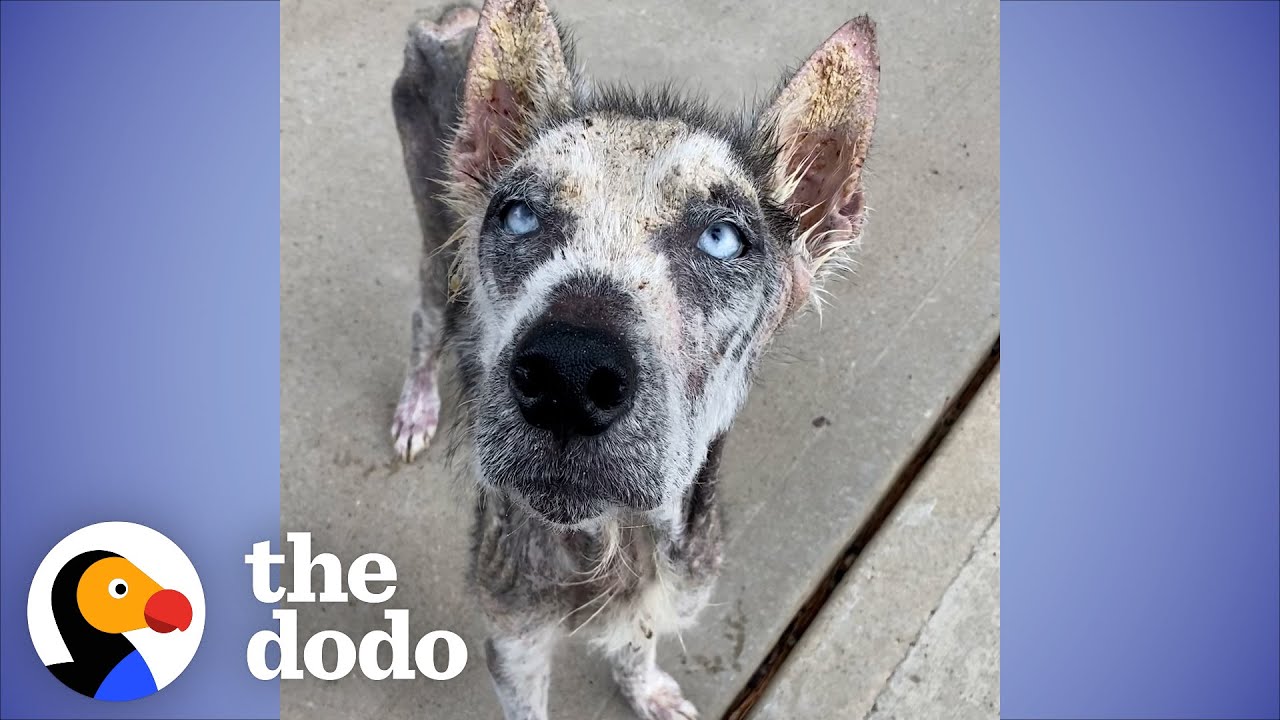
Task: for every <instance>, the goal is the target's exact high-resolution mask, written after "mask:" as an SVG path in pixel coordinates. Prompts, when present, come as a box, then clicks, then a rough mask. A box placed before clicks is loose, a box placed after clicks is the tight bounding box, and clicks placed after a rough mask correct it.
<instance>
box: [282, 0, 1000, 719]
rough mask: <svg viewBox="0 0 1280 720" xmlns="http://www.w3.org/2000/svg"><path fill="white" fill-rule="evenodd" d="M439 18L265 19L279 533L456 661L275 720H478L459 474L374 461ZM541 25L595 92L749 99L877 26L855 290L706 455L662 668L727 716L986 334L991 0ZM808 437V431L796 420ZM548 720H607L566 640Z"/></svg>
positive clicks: (595, 676)
mask: <svg viewBox="0 0 1280 720" xmlns="http://www.w3.org/2000/svg"><path fill="white" fill-rule="evenodd" d="M441 4H442V3H437V2H434V1H431V2H424V3H423V4H421V5H419V4H418V3H416V2H408V1H404V2H402V1H399V0H384V1H380V2H371V3H351V2H346V1H344V0H285V2H284V3H283V4H282V7H281V12H282V19H283V23H282V33H281V42H282V53H281V65H282V67H281V167H282V176H281V202H282V217H281V267H282V271H281V275H282V276H281V314H282V331H281V386H282V390H281V429H280V433H281V502H282V526H283V527H284V528H285V529H286V530H289V529H292V530H310V531H312V532H313V533H314V542H315V544H316V549H317V550H318V551H330V552H335V553H337V554H338V555H339V556H340V557H343V558H345V559H348V560H349V559H351V558H354V557H355V556H356V555H358V554H360V553H362V552H368V551H379V552H384V553H387V554H389V555H390V556H391V557H392V558H393V559H394V560H395V561H396V563H397V566H398V569H399V572H400V583H399V590H398V592H397V594H396V595H395V597H394V598H393V599H392V601H391V602H389V603H388V604H387V605H388V606H390V607H396V608H408V609H409V610H410V618H411V622H412V625H413V631H414V633H415V635H418V634H422V633H425V632H427V631H428V630H431V629H436V628H445V629H450V630H454V631H455V632H458V633H459V634H460V635H462V637H463V638H464V639H465V640H466V641H467V643H468V645H469V646H470V647H471V648H472V652H473V659H472V662H471V663H470V664H469V665H468V667H467V669H466V670H465V671H464V672H463V674H462V675H461V676H460V677H458V678H456V679H454V680H451V681H448V682H440V683H434V682H431V681H428V680H422V679H420V680H417V681H413V682H407V681H402V682H393V681H383V682H380V683H374V682H369V681H365V680H360V679H355V678H348V679H345V680H341V681H336V682H323V681H303V682H289V683H285V684H284V686H283V687H282V712H283V713H284V715H285V716H286V717H308V718H311V717H314V718H328V717H335V718H336V717H350V716H371V715H372V716H379V717H382V716H391V717H410V716H415V717H416V716H424V715H426V716H430V717H445V718H471V717H497V716H498V710H497V706H496V703H495V702H494V700H493V698H492V692H491V690H490V688H489V684H488V680H487V677H486V675H485V671H484V666H483V663H482V662H481V661H480V660H479V657H480V649H481V643H482V639H483V636H482V634H481V630H480V622H479V618H478V617H476V615H475V612H474V610H473V604H472V603H471V602H470V601H469V600H468V598H466V597H465V596H464V595H463V593H462V577H463V568H464V567H465V557H466V547H467V540H466V528H467V526H468V523H469V515H470V511H469V504H468V491H467V489H466V488H467V486H466V481H465V480H459V479H457V478H456V477H455V474H456V473H455V472H454V471H452V470H450V469H449V468H448V467H447V466H446V463H445V461H444V459H443V458H444V452H443V451H442V449H441V448H440V447H437V448H435V449H433V450H432V451H431V452H430V453H428V457H427V458H426V459H425V461H424V460H421V459H420V460H419V462H418V464H416V465H414V466H412V467H401V466H400V465H398V464H397V463H396V462H395V461H394V458H393V456H392V453H391V450H390V445H389V439H388V435H387V423H388V420H389V418H390V412H391V408H392V406H393V404H394V402H395V398H396V394H397V392H398V390H399V387H400V382H401V379H402V373H403V372H404V367H405V358H406V355H407V351H408V333H409V311H410V309H411V307H412V303H413V298H414V296H415V290H414V282H415V274H416V270H415V268H416V258H417V253H418V251H419V242H420V241H419V238H418V237H417V229H416V222H415V219H414V215H413V210H412V206H411V203H410V200H409V194H408V189H407V185H406V182H405V179H404V171H403V168H402V167H401V165H400V150H399V146H398V141H397V139H396V136H395V130H394V126H393V123H392V119H391V112H390V107H389V99H388V95H389V90H390V85H391V81H392V79H393V78H394V77H395V74H396V72H397V71H398V69H399V63H400V51H401V43H402V38H403V31H404V28H405V26H406V24H407V22H408V20H409V19H410V18H411V17H413V16H414V14H415V12H417V11H425V12H427V13H435V12H438V9H439V7H440V5H441ZM553 5H554V7H555V8H556V9H557V10H558V11H559V12H560V14H561V15H562V17H563V19H564V20H565V21H567V22H568V23H570V24H571V25H572V26H574V27H575V28H576V31H577V33H576V34H577V36H578V38H579V57H580V59H581V60H582V61H583V62H584V64H585V66H586V68H587V69H588V71H589V72H590V73H591V74H592V75H593V76H594V77H597V78H599V79H606V80H607V79H613V80H618V79H624V80H627V81H630V82H634V83H643V82H650V81H661V80H667V79H671V78H675V79H679V80H684V81H685V82H687V83H688V85H690V86H691V87H693V88H701V89H702V90H704V91H706V92H708V93H709V94H711V95H712V96H714V97H716V98H719V99H722V100H724V101H725V102H731V103H733V104H735V105H736V104H737V103H738V102H739V99H740V98H741V97H743V96H744V95H745V96H752V95H754V94H758V93H764V92H766V91H767V90H768V89H769V88H771V87H773V85H774V83H775V81H776V79H777V77H778V74H779V70H780V68H782V67H783V66H787V65H791V66H794V65H795V64H796V63H797V62H799V61H800V60H802V59H803V57H804V56H805V55H806V54H807V53H808V52H809V51H810V50H811V49H812V48H813V47H815V46H816V45H817V44H818V43H819V42H821V40H822V39H823V38H825V37H826V36H827V34H829V33H830V32H831V31H832V30H833V29H834V28H836V27H837V26H838V25H839V24H840V23H841V22H843V21H844V20H846V19H848V17H850V16H852V15H854V14H857V13H861V12H864V11H865V12H869V13H870V14H871V15H872V16H873V17H874V18H875V19H876V21H877V23H878V25H879V35H880V40H881V60H882V80H881V82H882V88H881V105H880V112H881V117H880V122H879V126H878V129H877V136H876V147H875V148H874V149H873V156H872V159H871V161H870V163H869V166H868V172H869V180H868V185H869V189H868V192H869V203H870V205H871V207H872V208H873V210H874V213H873V215H872V217H871V221H870V226H869V230H868V233H867V236H866V238H865V249H864V252H863V253H862V254H861V257H860V265H859V268H858V271H857V274H856V276H855V277H853V278H851V279H848V280H844V281H840V282H837V283H835V284H834V285H833V286H832V287H831V290H832V291H833V301H832V303H831V305H830V306H829V307H827V308H826V310H825V312H824V315H823V317H822V319H821V321H819V318H818V317H817V316H816V315H809V316H807V317H806V318H804V319H803V320H802V321H801V322H800V323H799V324H798V325H797V326H796V327H794V328H793V329H792V330H791V331H790V332H789V333H788V334H787V336H786V337H785V338H784V339H783V340H782V342H781V343H780V347H779V348H778V350H777V351H776V352H775V354H774V358H775V361H774V362H772V363H769V364H768V365H767V366H766V367H765V368H764V369H763V371H762V377H761V381H760V384H759V386H758V387H757V388H756V390H755V391H754V394H753V396H752V399H751V401H750V403H749V407H748V408H747V409H746V411H745V412H744V414H743V416H742V417H741V419H740V421H739V423H738V425H737V427H736V428H735V430H734V433H733V434H732V435H731V436H730V440H729V445H728V448H727V452H726V458H725V480H724V482H725V488H724V493H723V495H724V498H725V502H726V516H727V517H726V519H727V522H728V526H729V533H730V543H729V548H728V550H727V558H726V567H725V575H724V578H723V581H722V582H721V584H720V586H719V588H718V590H717V593H716V597H715V598H714V600H715V602H717V603H719V604H718V605H716V606H713V607H711V608H708V610H707V612H706V613H705V615H704V616H703V622H702V625H701V627H700V628H698V629H697V630H696V631H694V632H690V633H686V634H685V637H684V641H685V645H686V647H687V648H688V653H687V655H685V654H682V653H681V652H680V648H679V645H678V644H676V643H675V642H674V641H672V642H670V643H667V644H666V645H664V646H663V648H662V655H663V657H664V659H665V664H666V666H667V667H668V669H669V670H670V671H671V672H672V673H673V674H674V675H676V677H677V679H679V680H680V682H681V683H682V684H683V685H684V687H685V689H686V692H687V694H688V695H689V696H690V697H691V698H692V699H693V700H694V701H695V702H696V703H697V704H698V705H699V707H700V708H701V709H702V710H703V714H704V716H705V717H716V716H718V715H720V714H721V713H723V711H724V710H725V708H726V706H727V704H728V703H729V702H730V700H731V699H732V698H733V697H734V695H735V694H736V693H737V692H738V690H739V689H740V688H741V687H742V686H743V685H744V684H745V683H746V681H747V679H748V678H749V677H750V675H751V673H752V671H753V670H754V668H755V667H756V665H758V664H759V662H760V661H761V659H762V658H763V657H764V655H765V653H767V651H768V649H769V647H770V646H771V645H772V644H773V642H774V640H775V638H776V637H777V636H778V634H779V633H780V632H781V630H782V629H783V628H784V627H785V626H786V623H787V622H788V620H789V619H790V617H791V615H792V614H793V613H794V611H795V610H796V608H797V607H798V606H799V605H800V604H801V603H802V602H803V600H804V598H805V597H806V596H807V594H808V592H809V591H810V589H811V586H812V584H813V583H814V582H815V581H816V579H817V578H818V577H819V576H820V575H821V573H822V572H823V571H824V570H825V569H826V568H827V567H828V566H829V565H830V563H831V561H832V560H833V559H834V558H835V557H836V555H837V554H838V553H839V551H840V549H841V547H842V546H843V545H844V543H845V542H847V540H848V539H849V538H850V537H851V536H852V534H853V532H854V531H855V529H856V528H857V527H858V526H859V525H860V524H861V523H862V521H863V520H864V519H865V517H866V516H867V513H868V512H869V510H870V509H871V508H872V507H873V506H874V504H875V502H876V499H877V498H878V497H879V496H880V494H881V493H882V492H883V491H884V489H885V488H886V487H887V486H888V484H889V483H890V482H891V479H892V478H893V477H894V475H895V473H896V472H897V471H898V470H899V469H900V468H901V466H902V464H903V463H904V462H906V460H907V458H908V457H909V456H910V454H911V452H912V450H913V449H914V448H915V447H916V446H917V445H918V444H919V443H920V441H921V440H922V439H923V437H924V436H925V435H926V434H927V432H928V431H929V428H930V427H931V426H932V424H933V422H934V420H935V419H936V417H937V416H938V413H939V412H940V411H941V409H942V408H943V407H944V405H945V403H946V401H947V399H948V398H949V397H950V396H951V395H953V394H954V393H956V392H957V391H958V389H959V388H960V387H961V385H962V384H963V382H964V380H965V378H966V377H967V376H968V374H969V373H970V371H971V370H972V369H973V368H974V367H975V366H976V364H977V363H978V362H979V361H980V360H981V358H982V357H983V356H984V355H985V354H986V352H987V350H988V348H989V347H990V346H991V344H992V342H993V341H994V339H995V337H996V335H997V333H998V328H999V258H998V255H999V226H998V203H999V183H998V164H999V157H998V137H999V106H998V96H999V65H998V59H999V56H998V53H999V49H998V33H999V30H998V7H997V5H996V3H995V2H991V1H989V0H962V2H958V3H940V2H926V3H892V2H889V0H874V1H870V2H866V3H863V4H860V5H853V6H850V5H848V4H847V3H845V2H837V1H835V0H815V1H814V2H810V3H806V4H805V9H804V12H802V13H801V12H794V11H786V10H779V9H778V8H777V6H776V4H774V3H771V2H765V1H764V0H751V1H749V2H739V3H720V2H716V3H688V2H681V1H678V0H663V1H661V2H659V1H657V0H646V1H644V2H632V3H607V4H606V3H592V2H588V1H587V0H564V1H561V2H556V1H555V0H553ZM818 417H824V418H826V423H825V424H824V423H822V422H819V423H816V424H815V423H814V420H815V419H816V418H818ZM300 615H301V620H302V623H301V625H302V632H303V634H304V636H305V635H306V634H308V633H311V632H315V631H317V630H320V629H325V628H337V629H340V630H343V631H344V632H347V633H348V634H350V635H352V636H355V637H358V636H360V635H363V634H364V633H366V632H368V631H370V630H372V629H375V628H379V627H381V626H382V625H383V624H384V621H383V620H382V619H381V608H378V607H370V606H357V605H328V606H323V605H318V606H312V607H310V608H308V609H307V610H306V612H304V613H301V614H300ZM560 660H561V662H560V664H559V665H558V667H557V672H556V675H555V678H554V680H553V690H552V697H553V700H552V709H553V714H554V716H556V717H571V718H578V717H597V716H599V717H625V716H626V714H625V711H624V709H623V708H622V706H621V705H620V704H619V703H618V702H617V698H616V696H615V694H614V692H613V689H612V687H611V686H610V684H609V681H608V677H607V673H606V672H605V671H604V670H603V668H601V667H600V665H599V664H598V663H597V662H596V660H595V659H594V658H588V657H587V656H586V655H584V654H583V653H582V652H581V649H580V648H565V649H564V650H563V651H562V652H561V655H560Z"/></svg>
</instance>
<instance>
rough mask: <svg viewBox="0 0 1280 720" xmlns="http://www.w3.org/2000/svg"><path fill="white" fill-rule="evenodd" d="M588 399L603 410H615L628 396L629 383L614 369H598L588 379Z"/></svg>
mask: <svg viewBox="0 0 1280 720" xmlns="http://www.w3.org/2000/svg"><path fill="white" fill-rule="evenodd" d="M586 391H587V399H589V400H590V401H591V403H592V404H593V405H595V406H596V407H597V408H599V409H601V410H606V411H607V410H613V409H615V408H617V407H618V406H619V405H621V404H622V401H623V400H624V399H625V398H626V396H627V381H626V379H625V378H623V377H622V376H621V375H619V374H618V372H617V371H615V370H613V369H612V368H598V369H596V371H595V372H593V373H591V377H590V378H588V379H587V387H586Z"/></svg>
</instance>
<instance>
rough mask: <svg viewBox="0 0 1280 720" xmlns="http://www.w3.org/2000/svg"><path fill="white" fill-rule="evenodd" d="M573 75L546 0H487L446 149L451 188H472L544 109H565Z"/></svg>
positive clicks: (508, 154) (501, 162) (514, 148)
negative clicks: (455, 124) (454, 127)
mask: <svg viewBox="0 0 1280 720" xmlns="http://www.w3.org/2000/svg"><path fill="white" fill-rule="evenodd" d="M572 98H573V91H572V75H571V73H570V70H569V68H568V66H567V64H566V62H565V54H564V49H563V48H562V46H561V43H560V33H559V32H558V31H557V30H556V26H555V22H554V21H553V20H552V17H551V11H550V10H548V9H547V5H546V3H545V2H544V1H543V0H487V2H485V4H484V8H483V9H482V10H481V11H480V24H479V27H478V28H477V30H476V39H475V44H474V45H473V46H472V48H471V58H470V60H469V61H468V63H467V76H466V81H465V87H464V91H463V96H462V112H461V117H460V118H459V125H458V131H457V135H456V136H455V138H454V141H453V144H452V146H451V147H450V149H449V168H450V173H451V179H452V180H453V183H454V186H455V189H457V190H462V191H463V192H462V193H461V194H462V195H464V196H466V195H472V194H475V193H477V192H478V191H479V190H481V189H482V188H483V187H484V186H485V184H486V183H487V182H488V181H489V180H491V179H493V177H494V176H495V175H496V174H497V173H498V172H500V171H501V170H502V168H503V167H505V166H506V165H507V163H509V162H510V161H511V160H512V158H513V157H514V156H515V155H516V153H517V152H519V149H520V147H521V144H522V143H523V142H524V141H525V139H526V137H527V133H528V130H529V128H530V126H531V125H532V123H533V122H534V121H535V120H536V119H537V118H538V117H539V116H540V115H542V114H544V113H548V112H554V111H563V110H567V109H569V107H570V105H571V103H572Z"/></svg>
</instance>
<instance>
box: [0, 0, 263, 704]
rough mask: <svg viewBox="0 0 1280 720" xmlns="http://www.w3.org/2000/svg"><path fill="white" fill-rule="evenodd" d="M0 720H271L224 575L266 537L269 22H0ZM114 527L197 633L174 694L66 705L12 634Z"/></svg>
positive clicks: (246, 601) (242, 602)
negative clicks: (57, 548)
mask: <svg viewBox="0 0 1280 720" xmlns="http://www.w3.org/2000/svg"><path fill="white" fill-rule="evenodd" d="M0 28H2V30H0V33H2V34H0V82H2V85H0V190H2V192H0V196H2V199H0V447H2V451H0V503H2V505H0V511H2V517H3V521H2V522H0V541H2V542H0V544H2V547H3V550H2V553H0V559H2V560H3V593H2V595H0V625H2V626H3V651H2V654H0V661H2V663H3V668H2V671H0V698H2V700H0V715H3V716H4V717H6V718H8V717H30V718H38V717H117V718H123V717H131V718H144V717H151V718H160V717H169V718H179V717H203V718H212V717H228V718H230V717H277V716H278V715H279V713H280V705H279V685H278V684H277V683H267V682H260V681H258V680H255V679H253V677H252V676H250V675H249V673H248V671H247V670H246V669H245V659H244V651H245V644H246V642H247V640H248V637H249V636H250V635H251V634H252V633H253V632H254V631H255V630H258V629H261V628H265V627H271V626H272V620H271V616H270V610H271V608H270V607H267V606H263V605H259V604H258V603H257V602H256V601H255V600H254V598H253V596H252V594H251V593H250V592H249V580H248V574H247V569H246V568H245V566H244V564H243V562H242V557H243V556H244V554H245V553H246V552H248V551H249V549H250V544H251V543H252V542H253V541H254V540H263V539H272V540H274V539H276V538H278V537H279V533H280V525H279V522H280V520H279V518H280V484H279V412H280V409H279V397H280V390H279V367H280V364H279V346H280V344H279V343H280V334H279V329H280V313H279V306H280V305H279V303H280V297H279V283H280V260H279V258H280V254H279V248H280V245H279V213H280V201H279V158H280V148H279V131H280V130H279V107H280V105H279V102H280V100H279V67H280V51H279V36H280V21H279V8H278V7H277V6H276V5H275V4H274V3H213V2H208V3H151V2H142V3H28V2H9V1H6V2H4V3H3V4H2V5H0ZM104 520H129V521H133V522H139V523H142V524H145V525H148V526H150V527H153V528H155V529H156V530H159V531H160V532H162V533H164V534H165V535H167V536H168V537H170V538H171V539H173V540H174V541H175V542H176V543H178V545H180V546H181V547H182V548H183V549H184V550H185V551H186V552H187V554H188V556H190V558H191V560H192V561H193V562H194V563H195V566H196V569H197V570H198V571H199V572H200V575H201V578H202V582H203V585H204V589H205V593H206V600H207V605H208V622H207V625H206V627H205V632H204V638H203V641H202V643H201V647H200V650H199V651H198V652H197V654H196V656H195V659H194V661H193V662H192V664H191V665H190V666H189V667H188V668H187V670H186V672H184V673H183V674H182V676H180V677H179V678H178V679H177V680H176V681H175V682H174V683H173V684H172V685H170V686H169V687H167V688H165V689H164V690H162V691H161V692H159V693H157V694H155V695H152V696H150V697H147V698H145V699H141V700H137V701H134V702H129V703H104V702H98V701H94V700H90V699H88V698H84V697H81V696H79V695H77V694H75V693H74V692H71V691H69V690H67V689H66V688H64V687H62V686H61V685H60V684H59V683H58V681H57V680H56V679H55V678H54V677H53V675H51V674H50V673H49V672H48V671H47V670H46V669H45V668H44V667H43V666H42V665H41V664H40V660H39V658H38V657H37V656H36V654H35V650H34V648H33V647H32V645H31V640H30V638H29V637H28V635H27V632H26V598H27V589H28V586H29V583H30V580H31V576H32V574H33V573H34V572H35V569H36V566H37V565H38V564H39V562H40V559H41V558H42V557H43V556H44V554H45V553H46V552H47V551H48V550H49V548H51V547H52V546H53V545H54V544H55V543H56V542H57V541H58V540H59V539H61V538H62V537H63V536H65V535H67V534H68V533H70V532H72V531H73V530H76V529H78V528H80V527H82V526H84V525H88V524H92V523H95V522H100V521H104Z"/></svg>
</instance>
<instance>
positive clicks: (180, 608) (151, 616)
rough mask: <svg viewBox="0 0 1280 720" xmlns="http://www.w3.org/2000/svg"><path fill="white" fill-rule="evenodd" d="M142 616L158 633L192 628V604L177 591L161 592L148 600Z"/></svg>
mask: <svg viewBox="0 0 1280 720" xmlns="http://www.w3.org/2000/svg"><path fill="white" fill-rule="evenodd" d="M142 616H143V617H144V618H146V620H147V627H149V628H151V629H152V630H155V631H156V632H158V633H167V632H173V631H174V630H186V629H187V628H189V627H191V602H190V601H188V600H187V596H186V595H183V594H182V593H180V592H178V591H177V590H161V591H160V592H158V593H156V594H155V595H152V596H151V597H150V598H148V599H147V606H146V607H145V608H143V610H142Z"/></svg>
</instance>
